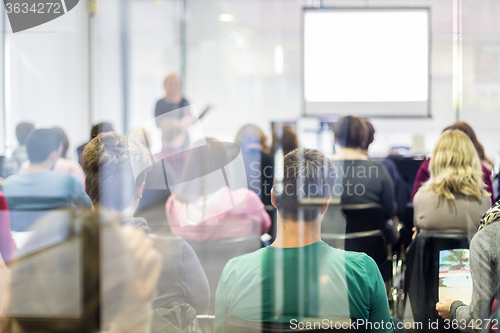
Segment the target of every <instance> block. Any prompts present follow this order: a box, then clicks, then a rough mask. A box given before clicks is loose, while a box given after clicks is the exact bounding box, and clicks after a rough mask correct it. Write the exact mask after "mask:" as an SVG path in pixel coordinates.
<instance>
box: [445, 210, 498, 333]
mask: <svg viewBox="0 0 500 333" xmlns="http://www.w3.org/2000/svg"><path fill="white" fill-rule="evenodd" d="M498 222H500V202H497V203H496V204H495V205H494V206H493V207H491V208H490V210H488V211H487V212H486V214H485V215H484V216H483V218H482V219H481V222H480V227H479V231H478V232H477V233H476V234H475V235H474V237H473V238H472V241H471V243H470V272H471V275H472V283H473V286H472V299H471V302H470V304H469V305H466V304H464V303H463V302H462V301H459V300H453V299H447V300H445V301H443V302H438V303H436V310H437V311H438V314H439V315H440V316H442V317H443V318H444V319H451V320H453V321H456V322H457V323H458V325H460V323H466V324H467V325H466V329H465V330H461V331H464V332H479V331H481V329H483V328H485V325H486V321H485V320H486V319H488V317H489V313H488V311H486V310H487V308H488V306H489V301H490V298H491V296H492V295H493V293H494V292H495V290H496V288H497V286H498V284H499V283H500V247H499V246H498V239H500V223H498ZM471 323H472V324H471ZM478 324H479V325H480V326H479V327H478V329H477V330H473V329H472V327H473V326H474V325H478Z"/></svg>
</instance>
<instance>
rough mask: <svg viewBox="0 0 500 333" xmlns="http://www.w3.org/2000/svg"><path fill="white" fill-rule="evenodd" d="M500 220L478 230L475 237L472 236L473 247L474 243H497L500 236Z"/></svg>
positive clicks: (471, 244)
mask: <svg viewBox="0 0 500 333" xmlns="http://www.w3.org/2000/svg"><path fill="white" fill-rule="evenodd" d="M499 222H500V221H498V222H493V223H491V224H489V225H487V226H485V227H483V228H482V229H481V230H479V231H478V232H476V234H475V235H474V237H472V240H471V243H470V246H471V248H472V247H473V245H479V244H482V245H485V244H496V243H497V240H498V238H499V237H500V223H499Z"/></svg>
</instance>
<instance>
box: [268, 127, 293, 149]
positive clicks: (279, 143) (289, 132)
mask: <svg viewBox="0 0 500 333" xmlns="http://www.w3.org/2000/svg"><path fill="white" fill-rule="evenodd" d="M297 148H299V139H298V138H297V133H295V130H294V129H293V128H292V126H288V125H285V126H282V127H279V126H277V127H275V128H274V129H273V138H272V143H271V155H272V156H275V155H276V151H277V150H278V149H282V150H283V156H285V155H286V154H288V153H289V152H291V151H293V150H295V149H297Z"/></svg>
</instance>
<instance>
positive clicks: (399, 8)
mask: <svg viewBox="0 0 500 333" xmlns="http://www.w3.org/2000/svg"><path fill="white" fill-rule="evenodd" d="M333 10H352V11H357V10H360V11H361V10H364V11H411V10H419V11H422V10H424V11H427V26H428V27H427V41H428V48H427V102H426V104H427V115H404V114H401V115H376V114H374V115H366V116H364V115H360V116H361V117H366V118H380V119H428V118H432V112H431V83H432V82H431V42H432V39H431V9H430V7H425V6H415V7H405V6H388V7H351V6H335V7H307V6H306V7H302V22H301V25H302V26H301V36H300V38H301V51H302V52H301V55H300V62H301V85H302V115H301V116H302V117H304V118H318V117H330V116H339V117H342V116H344V114H334V113H331V114H308V113H307V112H306V103H307V102H306V94H305V55H304V52H305V49H304V43H305V41H304V37H305V36H304V35H305V30H304V29H305V27H304V21H305V14H306V12H307V11H333ZM325 103H332V102H325ZM333 103H334V102H333ZM336 103H341V102H336ZM347 103H350V102H347ZM359 103H363V102H359ZM382 103H392V102H382ZM395 103H399V102H395ZM423 103H425V102H423ZM345 115H347V114H345Z"/></svg>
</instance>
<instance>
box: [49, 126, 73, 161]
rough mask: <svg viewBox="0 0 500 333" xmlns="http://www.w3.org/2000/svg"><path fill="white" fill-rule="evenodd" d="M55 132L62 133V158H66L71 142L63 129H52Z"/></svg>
mask: <svg viewBox="0 0 500 333" xmlns="http://www.w3.org/2000/svg"><path fill="white" fill-rule="evenodd" d="M52 129H53V130H55V131H58V132H59V133H61V136H62V146H63V147H62V151H61V157H62V158H66V154H67V153H68V148H69V140H68V136H67V135H66V132H64V130H63V129H62V128H61V127H57V126H56V127H52Z"/></svg>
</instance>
